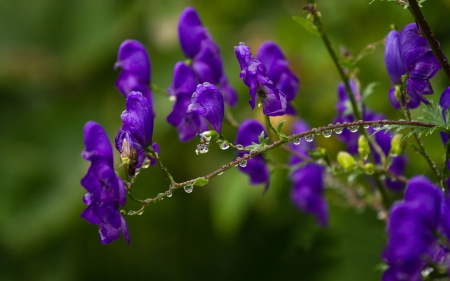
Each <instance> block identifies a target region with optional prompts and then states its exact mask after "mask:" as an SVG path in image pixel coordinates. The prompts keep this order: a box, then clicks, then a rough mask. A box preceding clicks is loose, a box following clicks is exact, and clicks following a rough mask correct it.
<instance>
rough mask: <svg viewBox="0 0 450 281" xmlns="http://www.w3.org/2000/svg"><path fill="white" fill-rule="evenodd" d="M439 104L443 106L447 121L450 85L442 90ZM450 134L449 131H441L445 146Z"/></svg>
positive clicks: (443, 115)
mask: <svg viewBox="0 0 450 281" xmlns="http://www.w3.org/2000/svg"><path fill="white" fill-rule="evenodd" d="M439 105H440V106H441V107H442V118H444V120H445V121H447V117H446V116H445V113H446V112H447V110H448V108H449V107H450V87H447V89H445V90H444V92H442V95H441V99H440V100H439ZM449 136H450V135H449V134H448V133H444V132H441V139H442V142H443V143H444V146H445V145H447V143H448V140H449V138H450V137H449Z"/></svg>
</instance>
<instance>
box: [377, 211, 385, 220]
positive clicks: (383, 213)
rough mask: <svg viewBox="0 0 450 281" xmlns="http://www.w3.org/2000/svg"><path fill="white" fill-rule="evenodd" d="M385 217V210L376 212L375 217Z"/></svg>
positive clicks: (382, 218)
mask: <svg viewBox="0 0 450 281" xmlns="http://www.w3.org/2000/svg"><path fill="white" fill-rule="evenodd" d="M385 218H386V212H385V211H379V212H378V214H377V219H379V220H384V219H385Z"/></svg>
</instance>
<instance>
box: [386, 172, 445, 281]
mask: <svg viewBox="0 0 450 281" xmlns="http://www.w3.org/2000/svg"><path fill="white" fill-rule="evenodd" d="M443 195H444V194H443V192H442V190H441V189H440V188H439V187H437V186H435V185H433V184H432V183H431V182H430V181H429V180H428V179H427V178H425V177H423V176H416V177H413V178H411V179H410V180H409V182H408V186H407V187H406V192H405V198H404V201H403V202H397V203H396V204H394V205H393V206H392V208H391V211H390V216H389V222H388V226H387V232H388V233H389V240H388V244H387V246H386V248H385V250H384V253H383V258H384V259H385V261H386V263H387V264H388V265H389V269H387V270H386V271H385V272H384V274H383V280H421V271H422V267H423V266H424V265H425V263H424V260H425V259H430V257H431V256H432V255H433V250H434V246H435V242H436V237H435V235H434V233H435V231H436V230H437V227H438V226H439V222H440V216H441V208H442V204H443V198H444V196H443Z"/></svg>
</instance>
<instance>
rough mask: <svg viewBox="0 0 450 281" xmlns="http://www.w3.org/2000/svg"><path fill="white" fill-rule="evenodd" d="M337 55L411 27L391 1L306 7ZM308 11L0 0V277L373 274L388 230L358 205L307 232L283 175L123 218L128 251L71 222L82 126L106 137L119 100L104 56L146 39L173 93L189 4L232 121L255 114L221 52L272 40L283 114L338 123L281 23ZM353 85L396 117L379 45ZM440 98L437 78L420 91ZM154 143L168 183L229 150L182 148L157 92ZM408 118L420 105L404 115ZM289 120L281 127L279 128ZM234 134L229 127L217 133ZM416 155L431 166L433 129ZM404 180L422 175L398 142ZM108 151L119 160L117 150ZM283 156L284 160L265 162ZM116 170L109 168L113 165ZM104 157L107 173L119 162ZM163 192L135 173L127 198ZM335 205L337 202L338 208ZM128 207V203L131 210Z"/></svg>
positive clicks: (159, 179) (438, 13)
mask: <svg viewBox="0 0 450 281" xmlns="http://www.w3.org/2000/svg"><path fill="white" fill-rule="evenodd" d="M317 2H318V8H319V10H320V11H321V13H322V16H323V21H324V25H325V27H326V29H327V31H328V33H329V35H330V38H331V40H332V42H333V43H334V46H335V47H336V48H338V49H342V48H344V47H345V48H347V49H349V50H352V51H353V53H354V54H357V53H358V52H359V51H360V50H361V49H362V48H363V47H365V46H366V45H367V44H368V43H370V42H376V41H379V40H382V39H383V37H384V36H385V35H386V34H387V32H388V31H389V28H390V25H391V24H395V25H396V26H397V27H399V28H402V27H403V26H404V25H405V24H407V23H410V22H413V20H412V17H411V15H410V14H409V12H408V11H407V10H403V9H402V8H401V7H400V6H398V5H396V4H394V3H392V2H381V1H375V2H374V3H372V4H371V5H369V2H370V1H369V0H366V1H351V0H340V1H323V0H318V1H317ZM449 3H450V2H448V1H447V0H435V1H427V2H425V3H424V6H425V8H424V13H425V16H426V17H427V19H428V21H429V23H430V25H431V27H432V28H433V29H434V31H435V35H436V37H437V38H438V39H439V40H440V42H441V46H442V47H443V49H444V52H446V54H450V28H449V26H448V21H447V20H446V19H447V18H448V15H449V13H450V4H449ZM305 4H306V1H297V0H296V1H294V0H283V1H269V0H246V1H242V0H227V1H214V2H212V1H201V0H197V1H176V0H137V1H124V0H120V1H119V0H78V1H69V0H67V1H59V0H22V1H8V0H0V120H1V126H0V147H1V149H0V151H1V158H2V161H0V178H1V181H0V280H150V279H151V280H379V279H380V275H381V270H380V269H379V268H380V264H381V263H382V260H381V257H380V255H381V252H382V250H383V247H384V244H385V240H386V236H385V233H384V226H385V225H384V222H383V221H380V220H378V219H377V213H376V212H375V211H373V210H371V209H370V208H364V206H360V207H358V208H354V207H352V206H349V205H348V204H342V200H340V201H339V202H334V201H333V198H334V197H335V196H334V195H333V194H331V195H330V193H332V191H327V193H328V194H329V195H330V196H329V197H330V201H331V202H330V225H329V227H328V228H325V229H323V228H320V227H318V226H317V225H316V223H315V221H314V219H313V218H311V217H310V216H308V215H305V214H303V213H301V212H299V211H298V210H297V209H296V208H295V207H294V206H293V204H292V203H291V201H290V198H289V193H290V183H289V181H288V180H287V177H286V176H287V171H286V170H276V169H274V170H273V174H272V178H271V186H270V189H269V191H268V192H267V193H266V194H265V195H262V191H263V187H262V186H250V185H249V184H248V179H247V177H246V176H245V175H243V174H241V173H239V171H238V170H237V169H233V170H231V171H228V172H226V173H224V175H222V176H220V177H217V178H214V179H213V180H211V182H210V183H209V184H208V185H206V186H204V187H196V188H195V189H194V192H193V193H192V194H186V193H184V192H183V191H177V192H175V193H174V195H173V197H172V198H166V199H164V201H162V202H158V203H157V204H154V205H152V206H149V207H148V208H147V210H146V211H145V213H144V214H143V215H142V216H136V217H127V221H128V226H129V230H130V233H131V240H132V242H131V245H127V244H126V243H125V241H124V240H123V239H122V238H121V239H120V240H119V241H116V242H114V243H112V244H110V245H101V244H100V243H99V236H98V233H97V226H94V225H90V224H88V223H87V222H86V221H84V220H83V219H81V218H80V216H79V214H80V213H81V212H82V210H83V209H84V208H85V205H84V204H83V202H82V196H83V195H84V193H85V191H84V189H83V188H82V186H81V185H80V179H81V178H82V177H83V176H84V174H85V173H86V170H87V168H88V165H89V163H87V162H85V161H83V159H82V157H81V156H80V153H81V151H82V150H83V148H84V147H83V146H84V145H83V133H82V132H83V126H84V124H85V123H86V122H87V121H88V120H95V121H97V122H99V123H100V124H102V125H103V126H104V127H105V129H106V131H107V133H108V135H109V137H110V139H111V140H113V138H114V136H115V134H116V132H117V130H118V128H119V126H120V124H121V121H120V113H121V112H122V110H123V109H124V104H125V100H124V98H123V96H122V95H121V94H120V93H119V92H118V91H116V89H115V88H114V82H115V78H116V77H117V75H118V72H117V71H113V65H114V62H115V60H116V55H117V50H118V47H119V45H120V43H121V42H122V41H123V40H125V39H130V38H132V39H137V40H140V41H141V42H142V43H144V44H145V45H146V46H147V48H148V51H149V54H150V57H151V61H152V83H154V84H156V85H158V86H159V87H161V88H167V87H169V86H170V84H171V79H172V69H173V65H174V64H175V63H176V62H177V61H179V60H183V59H184V58H183V55H182V52H181V50H180V48H179V45H178V39H177V31H176V30H177V22H178V16H179V14H180V13H181V11H182V10H183V9H184V8H185V7H187V6H193V7H195V8H196V9H197V11H198V12H199V14H200V17H201V19H202V21H203V23H204V25H206V26H207V27H208V28H209V31H210V33H211V35H212V37H213V38H214V40H215V41H216V42H217V43H218V45H219V46H220V49H221V53H222V55H223V59H224V66H225V72H226V74H227V75H228V77H229V80H230V83H231V85H232V86H234V87H235V88H236V89H237V90H238V92H239V98H240V101H239V105H238V106H237V107H236V108H234V109H232V113H233V114H234V116H235V118H236V119H237V120H238V121H241V122H242V121H243V120H245V119H246V118H257V119H258V118H261V115H260V113H258V110H255V111H251V110H250V109H249V106H248V104H247V100H248V89H247V88H246V86H245V85H244V84H243V82H242V81H241V80H240V79H239V71H240V70H239V66H238V64H237V61H236V59H235V57H234V52H233V46H235V45H237V44H238V42H240V41H243V42H246V43H247V44H248V45H250V46H251V48H252V50H253V52H254V54H255V53H256V51H257V50H258V47H259V45H260V44H261V43H262V42H264V41H266V40H273V41H275V42H277V43H278V44H279V45H280V46H281V48H282V49H283V51H284V52H285V54H286V56H287V58H288V59H289V61H290V65H291V68H292V69H293V71H294V72H295V73H296V74H298V75H299V76H300V79H301V89H300V92H299V95H298V96H297V98H296V100H295V102H294V104H295V106H296V107H297V108H298V109H299V113H300V116H301V117H302V118H304V119H306V120H307V121H308V122H309V123H310V124H311V126H312V127H315V126H323V125H327V124H329V123H330V122H331V120H332V119H333V116H334V115H335V103H336V99H337V97H336V85H337V83H338V82H339V76H338V73H337V71H336V69H335V67H334V65H333V64H332V61H331V59H330V57H329V55H328V54H327V52H326V50H325V47H324V46H323V44H322V42H321V39H320V38H319V37H316V36H314V35H312V34H310V33H308V32H307V31H305V30H304V29H303V28H302V27H301V26H299V25H298V24H297V23H296V22H294V21H293V20H292V16H304V15H303V14H302V7H303V6H304V5H305ZM358 67H359V72H358V78H359V80H360V82H361V85H362V88H364V87H365V86H366V85H368V84H369V83H370V82H379V86H378V87H376V88H375V90H374V93H373V94H372V96H370V97H369V99H368V100H367V105H368V107H370V108H372V109H374V110H377V111H380V112H384V113H385V114H386V115H387V116H388V117H389V118H395V119H398V118H401V115H400V114H399V113H398V112H395V111H393V110H392V108H391V107H390V105H389V101H388V98H387V90H388V89H389V87H390V84H389V78H388V75H387V73H386V71H385V68H384V62H383V46H382V45H380V46H378V48H377V49H376V50H375V51H374V52H373V54H372V55H370V56H368V57H367V58H365V59H363V60H362V61H361V63H360V64H359V65H358ZM432 83H433V86H434V89H435V93H436V94H435V95H434V97H433V99H435V100H438V99H439V96H440V93H441V92H442V90H443V89H444V88H445V87H446V85H448V81H446V80H445V77H444V75H443V74H442V73H439V74H438V75H437V76H436V77H435V78H434V79H433V81H432ZM154 103H155V110H156V116H157V118H156V120H155V122H156V123H155V132H154V140H155V141H157V142H158V143H159V144H160V148H161V158H162V160H163V162H164V163H165V164H166V166H167V167H168V168H169V170H170V171H171V173H172V174H173V175H174V177H175V179H176V180H177V181H184V180H188V179H192V178H195V177H198V176H202V175H205V174H207V173H209V172H211V171H213V170H215V169H217V168H219V167H220V166H221V165H223V164H225V163H228V162H229V161H231V160H232V159H233V158H234V157H235V154H234V153H233V152H232V151H231V150H228V151H221V150H220V149H218V148H217V147H213V148H211V149H210V152H209V153H208V154H206V155H201V156H196V155H195V153H194V150H195V146H196V144H197V140H193V141H191V142H188V143H180V142H179V141H178V138H177V135H176V131H175V129H174V128H173V127H171V126H170V125H168V124H167V123H166V121H165V118H166V116H167V115H168V114H169V112H170V111H171V107H172V103H171V102H170V101H169V100H168V99H167V97H165V96H163V95H158V94H154ZM419 113H420V112H419V111H418V110H417V111H416V113H415V115H418V114H419ZM288 121H290V120H288ZM224 133H225V135H226V136H227V137H228V138H229V139H234V137H235V131H234V130H233V129H232V128H230V127H229V126H227V125H224ZM317 142H318V144H319V145H320V146H322V147H325V148H327V149H328V152H329V155H330V157H331V158H332V159H334V157H335V154H336V153H337V151H339V150H340V149H342V148H343V146H342V144H340V143H339V142H338V141H337V140H336V138H335V137H332V138H330V139H324V138H323V137H319V138H317ZM425 144H426V147H427V148H428V150H429V152H430V154H431V155H432V157H433V158H434V159H436V161H437V162H438V164H439V165H440V166H441V165H442V154H443V148H442V145H441V142H440V140H439V137H438V135H437V134H435V135H432V136H430V137H428V138H426V139H425ZM408 153H409V154H410V156H409V159H410V161H409V165H408V169H407V172H406V175H407V176H412V175H414V174H425V175H431V174H430V173H429V171H428V169H427V166H426V163H425V161H424V160H423V159H422V158H421V157H420V156H419V155H417V154H414V152H413V149H412V148H409V150H408ZM116 156H117V155H116ZM270 156H271V158H272V159H273V160H275V161H279V162H283V161H285V160H286V158H287V155H286V153H285V152H283V151H279V152H273V153H271V154H270ZM116 160H117V159H116ZM116 163H118V162H117V161H116ZM167 188H168V183H167V181H166V180H165V178H164V176H163V174H162V172H161V171H160V170H159V169H158V168H156V167H153V168H149V169H148V170H145V171H143V172H142V173H141V174H140V176H139V177H138V179H137V182H136V184H135V186H134V190H135V194H136V196H138V197H140V198H147V197H153V196H155V195H157V194H158V193H159V192H162V191H164V190H166V189H167ZM344 203H345V202H344ZM138 207H139V206H138V205H136V204H134V203H133V202H131V200H129V202H128V203H127V205H126V209H127V210H130V209H137V208H138Z"/></svg>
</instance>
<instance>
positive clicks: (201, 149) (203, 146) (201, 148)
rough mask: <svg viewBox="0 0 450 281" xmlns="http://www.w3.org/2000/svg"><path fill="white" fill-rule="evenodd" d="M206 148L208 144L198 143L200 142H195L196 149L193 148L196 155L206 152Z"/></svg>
mask: <svg viewBox="0 0 450 281" xmlns="http://www.w3.org/2000/svg"><path fill="white" fill-rule="evenodd" d="M208 149H209V147H208V144H205V143H200V144H197V149H196V150H195V153H196V154H197V155H198V154H199V153H200V154H205V153H208Z"/></svg>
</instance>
